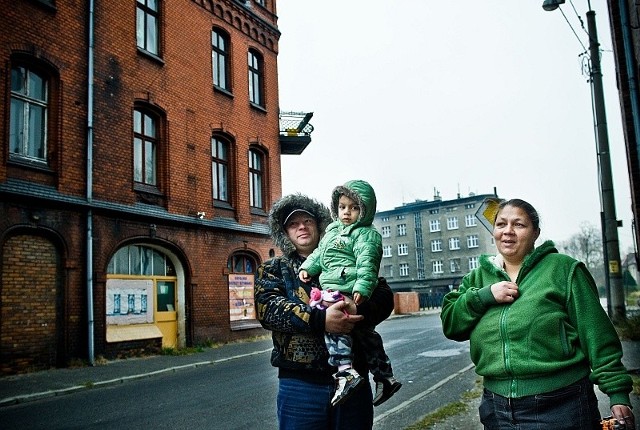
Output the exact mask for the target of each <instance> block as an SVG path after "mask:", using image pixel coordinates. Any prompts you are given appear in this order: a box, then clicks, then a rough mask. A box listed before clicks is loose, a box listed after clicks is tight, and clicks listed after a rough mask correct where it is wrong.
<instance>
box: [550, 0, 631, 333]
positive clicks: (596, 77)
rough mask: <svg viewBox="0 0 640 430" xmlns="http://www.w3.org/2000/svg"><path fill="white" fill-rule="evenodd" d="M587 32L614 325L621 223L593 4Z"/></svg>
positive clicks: (618, 314)
mask: <svg viewBox="0 0 640 430" xmlns="http://www.w3.org/2000/svg"><path fill="white" fill-rule="evenodd" d="M564 2H565V0H544V2H543V3H542V8H543V9H544V10H546V11H552V10H556V9H557V8H558V7H559V6H560V5H561V4H563V3H564ZM587 3H588V5H589V11H588V12H587V32H588V34H589V57H590V58H589V60H590V66H591V67H590V68H589V78H590V79H589V81H590V83H591V97H592V103H593V114H594V121H595V127H596V151H597V156H598V168H599V171H600V197H601V206H602V208H601V210H602V227H603V232H602V233H603V237H604V268H605V274H606V275H607V303H608V310H609V317H610V318H611V319H612V320H613V321H614V322H619V321H622V320H624V319H626V309H625V303H624V288H623V282H622V271H621V267H620V245H619V241H618V220H617V219H616V202H615V196H614V192H613V179H612V176H611V158H610V153H609V135H608V132H607V115H606V111H605V107H604V91H603V87H602V69H601V66H600V44H599V43H598V31H597V29H596V13H595V12H594V11H593V10H591V2H590V1H588V2H587Z"/></svg>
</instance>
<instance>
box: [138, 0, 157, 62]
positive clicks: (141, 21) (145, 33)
mask: <svg viewBox="0 0 640 430" xmlns="http://www.w3.org/2000/svg"><path fill="white" fill-rule="evenodd" d="M159 2H160V0H137V7H136V41H137V44H138V48H140V49H144V50H145V51H147V52H149V53H151V54H153V55H159V54H160V49H159V47H160V31H159V22H160V7H159V6H160V5H159Z"/></svg>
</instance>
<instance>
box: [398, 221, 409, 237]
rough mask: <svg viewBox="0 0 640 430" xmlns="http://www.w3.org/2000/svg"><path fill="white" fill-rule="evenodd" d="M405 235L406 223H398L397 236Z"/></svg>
mask: <svg viewBox="0 0 640 430" xmlns="http://www.w3.org/2000/svg"><path fill="white" fill-rule="evenodd" d="M406 235H407V225H406V224H398V236H406Z"/></svg>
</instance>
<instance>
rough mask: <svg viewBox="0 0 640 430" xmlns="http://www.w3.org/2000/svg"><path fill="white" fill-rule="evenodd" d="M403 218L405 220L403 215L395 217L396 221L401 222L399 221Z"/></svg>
mask: <svg viewBox="0 0 640 430" xmlns="http://www.w3.org/2000/svg"><path fill="white" fill-rule="evenodd" d="M404 218H405V216H404V215H396V219H397V220H401V219H404Z"/></svg>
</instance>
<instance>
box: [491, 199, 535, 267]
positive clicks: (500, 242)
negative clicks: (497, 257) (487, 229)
mask: <svg viewBox="0 0 640 430" xmlns="http://www.w3.org/2000/svg"><path fill="white" fill-rule="evenodd" d="M539 235H540V229H534V228H533V224H532V223H531V219H530V218H529V215H527V213H526V212H525V211H524V210H522V209H520V208H517V207H515V206H509V205H507V206H505V207H504V208H502V210H501V211H500V212H498V216H497V217H496V222H495V224H494V225H493V238H494V239H495V241H496V246H497V248H498V252H499V253H500V254H501V255H502V256H503V257H504V258H505V260H507V261H511V262H514V263H522V261H523V260H524V257H525V256H526V255H527V254H528V253H529V252H531V250H532V249H533V246H534V242H535V241H536V239H537V238H538V236H539Z"/></svg>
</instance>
